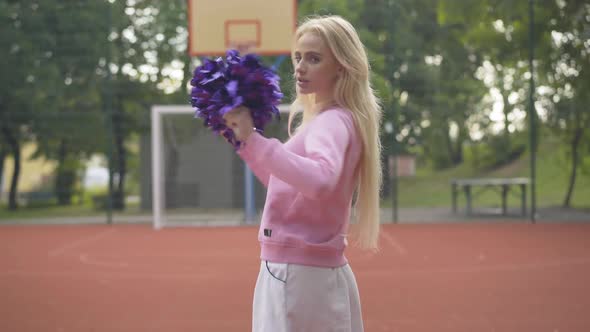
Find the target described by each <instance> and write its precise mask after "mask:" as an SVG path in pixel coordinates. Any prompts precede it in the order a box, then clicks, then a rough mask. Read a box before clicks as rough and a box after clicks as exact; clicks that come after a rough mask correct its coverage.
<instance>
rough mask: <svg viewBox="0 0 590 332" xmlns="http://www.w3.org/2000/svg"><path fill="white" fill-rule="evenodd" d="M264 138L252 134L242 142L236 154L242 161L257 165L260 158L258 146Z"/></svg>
mask: <svg viewBox="0 0 590 332" xmlns="http://www.w3.org/2000/svg"><path fill="white" fill-rule="evenodd" d="M263 141H264V137H262V135H260V133H258V132H253V133H252V134H250V136H248V139H246V141H244V142H242V146H241V147H240V148H239V149H238V151H237V153H238V155H239V156H240V157H242V159H244V161H247V162H251V163H257V162H258V160H259V159H260V157H261V156H262V151H261V149H260V145H261V144H263Z"/></svg>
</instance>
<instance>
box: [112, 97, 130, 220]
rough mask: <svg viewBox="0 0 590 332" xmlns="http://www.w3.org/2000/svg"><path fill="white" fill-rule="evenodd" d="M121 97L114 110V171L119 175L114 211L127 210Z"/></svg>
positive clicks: (114, 193)
mask: <svg viewBox="0 0 590 332" xmlns="http://www.w3.org/2000/svg"><path fill="white" fill-rule="evenodd" d="M121 104H122V103H121V99H120V97H118V96H117V97H115V103H114V105H115V107H114V108H113V143H114V145H115V146H114V148H115V158H114V163H115V166H114V169H115V172H116V174H117V177H116V178H115V179H116V182H115V183H114V186H113V201H112V203H113V209H116V210H123V209H125V178H126V176H127V150H125V125H126V122H125V116H124V114H123V105H121Z"/></svg>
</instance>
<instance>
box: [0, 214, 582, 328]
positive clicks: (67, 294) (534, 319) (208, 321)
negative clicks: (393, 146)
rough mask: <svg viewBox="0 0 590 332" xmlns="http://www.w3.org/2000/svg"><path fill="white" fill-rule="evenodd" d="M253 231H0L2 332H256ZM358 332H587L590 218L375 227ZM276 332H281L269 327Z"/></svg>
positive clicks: (362, 256) (360, 275) (359, 271)
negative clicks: (378, 230) (376, 249)
mask: <svg viewBox="0 0 590 332" xmlns="http://www.w3.org/2000/svg"><path fill="white" fill-rule="evenodd" d="M256 231H257V229H256V228H255V227H227V228H174V229H164V230H160V231H155V230H153V229H152V228H151V227H150V226H149V225H116V226H92V225H79V226H2V227H0V331H5V332H27V331H44V332H45V331H55V332H66V331H68V332H69V331H76V332H82V331H93V332H103V331H104V332H106V331H109V332H118V331H121V332H123V331H125V332H127V331H166V332H175V331H211V332H229V331H250V314H251V309H252V304H251V300H252V292H253V288H254V282H255V280H256V276H257V273H258V267H259V263H258V243H257V241H256ZM381 246H382V250H381V252H380V253H379V254H376V255H373V254H368V253H363V252H360V251H359V250H357V249H353V248H351V249H349V250H348V254H347V256H348V258H349V260H350V263H351V266H352V268H353V270H354V271H355V274H356V277H357V281H358V284H359V289H360V292H361V298H362V305H363V313H364V319H365V330H366V331H368V332H372V331H400V332H418V331H428V332H431V331H437V332H442V331H454V332H484V331H490V332H491V331H498V332H499V331H513V332H542V331H547V332H587V331H590V223H543V224H535V225H533V224H526V223H524V222H523V223H507V222H497V223H491V222H485V223H482V222H477V223H475V222H474V223H452V224H420V225H418V224H401V225H386V226H384V227H383V231H382V239H381ZM277 332H280V331H277Z"/></svg>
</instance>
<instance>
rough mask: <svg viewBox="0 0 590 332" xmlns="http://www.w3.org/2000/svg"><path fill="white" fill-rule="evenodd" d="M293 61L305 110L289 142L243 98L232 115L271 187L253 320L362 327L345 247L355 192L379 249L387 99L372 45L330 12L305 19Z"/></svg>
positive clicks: (368, 234) (291, 327)
mask: <svg viewBox="0 0 590 332" xmlns="http://www.w3.org/2000/svg"><path fill="white" fill-rule="evenodd" d="M292 60H293V66H294V69H295V77H296V79H297V88H296V91H297V99H296V101H295V103H294V105H295V107H294V109H303V118H302V121H301V124H300V125H299V127H298V128H297V130H296V132H295V134H294V135H291V137H290V139H289V140H288V141H287V142H286V143H284V144H283V143H281V142H279V141H278V140H276V139H268V138H265V137H263V136H262V135H260V134H259V133H257V132H255V131H254V129H253V122H252V118H251V116H250V112H249V110H248V109H245V108H244V107H240V108H237V109H235V110H233V111H231V112H229V113H228V114H226V115H225V120H226V124H227V125H228V127H230V128H232V130H233V131H234V132H235V134H236V137H237V139H238V140H240V141H241V142H243V143H244V144H243V146H242V147H241V148H240V149H239V150H238V154H239V155H240V156H241V158H242V159H243V160H244V161H245V162H246V163H247V164H248V166H249V167H250V168H251V169H252V171H253V172H254V174H256V176H257V177H258V178H259V179H260V181H262V183H264V185H265V186H267V188H268V190H267V197H266V203H265V206H264V212H263V215H262V222H261V225H260V231H259V235H258V238H259V241H260V243H261V256H260V257H261V266H260V273H259V276H258V280H257V283H256V288H255V291H254V304H253V305H254V308H253V322H252V329H253V331H255V332H267V331H269V332H270V331H272V332H283V331H289V332H292V331H301V332H303V331H305V332H315V331H321V332H328V331H350V332H358V331H363V322H362V315H361V306H360V299H359V293H358V289H357V285H356V281H355V278H354V275H353V272H352V270H351V268H350V266H349V265H348V262H347V259H346V258H345V256H344V249H345V247H346V246H347V243H348V242H347V236H348V234H349V220H350V219H351V207H352V206H353V196H354V195H355V194H356V199H355V200H354V207H355V213H354V215H355V217H356V220H357V223H356V224H355V225H354V226H358V229H355V232H353V233H354V234H355V240H356V242H357V244H358V245H359V246H360V247H361V248H365V249H376V248H377V239H378V233H379V189H380V186H381V166H380V153H381V144H380V141H379V122H380V119H381V108H380V106H379V104H378V102H377V98H376V97H375V95H374V93H373V90H372V89H371V86H370V83H369V76H370V69H369V64H368V60H367V54H366V51H365V49H364V46H363V44H362V43H361V41H360V39H359V37H358V34H357V32H356V31H355V29H354V27H353V26H352V25H351V24H350V23H349V22H347V21H346V20H344V19H343V18H341V17H338V16H324V17H313V18H310V19H308V20H306V21H305V22H304V23H303V24H301V25H300V26H299V27H298V29H297V31H296V33H295V39H294V45H293V52H292ZM294 114H295V113H294V112H291V114H290V116H289V133H290V128H291V123H292V120H293V116H294ZM290 134H291V133H290Z"/></svg>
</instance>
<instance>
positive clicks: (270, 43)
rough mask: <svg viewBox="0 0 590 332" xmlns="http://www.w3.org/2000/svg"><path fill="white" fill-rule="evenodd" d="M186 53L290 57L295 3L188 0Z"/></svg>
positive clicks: (294, 24)
mask: <svg viewBox="0 0 590 332" xmlns="http://www.w3.org/2000/svg"><path fill="white" fill-rule="evenodd" d="M188 10H189V15H188V18H189V54H191V55H196V56H212V55H223V54H225V53H226V51H227V50H228V49H235V50H238V51H239V52H240V54H247V53H256V54H258V55H283V54H290V52H291V40H292V38H293V33H294V32H295V28H296V25H297V1H296V0H273V1H268V0H248V1H243V0H223V1H219V0H188Z"/></svg>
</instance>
